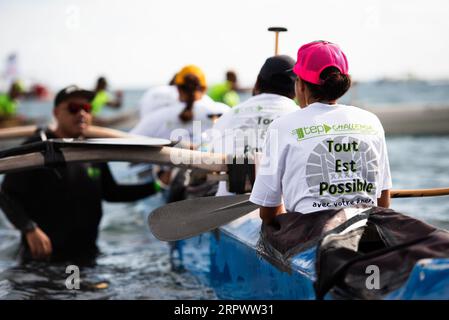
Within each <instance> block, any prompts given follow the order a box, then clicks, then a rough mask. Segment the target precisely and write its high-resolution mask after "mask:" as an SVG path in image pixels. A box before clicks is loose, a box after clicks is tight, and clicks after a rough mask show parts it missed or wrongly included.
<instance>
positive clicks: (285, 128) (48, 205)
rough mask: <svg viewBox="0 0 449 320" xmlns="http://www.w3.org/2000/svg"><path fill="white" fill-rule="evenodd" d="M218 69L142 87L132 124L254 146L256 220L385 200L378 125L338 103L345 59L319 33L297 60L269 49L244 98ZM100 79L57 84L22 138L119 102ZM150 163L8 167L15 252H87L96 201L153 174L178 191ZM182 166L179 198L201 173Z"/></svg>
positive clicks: (74, 130) (5, 202)
mask: <svg viewBox="0 0 449 320" xmlns="http://www.w3.org/2000/svg"><path fill="white" fill-rule="evenodd" d="M226 78H227V79H226V82H225V83H223V84H220V85H217V86H211V87H210V88H209V85H208V82H207V80H206V75H205V73H204V72H203V71H202V70H201V68H199V67H198V66H196V65H187V66H185V67H183V68H182V69H181V70H179V72H177V73H176V75H175V76H174V77H173V79H172V80H171V81H170V83H169V84H167V85H163V86H158V87H154V88H151V89H150V90H148V91H147V92H145V94H144V95H143V97H142V99H141V101H140V121H139V122H138V124H137V125H136V126H135V127H134V128H133V129H132V130H131V133H133V134H138V135H143V136H148V137H157V138H165V139H171V140H173V141H182V142H183V143H182V144H180V146H181V145H182V147H184V148H189V149H200V150H207V151H212V152H218V153H224V154H228V155H235V154H242V155H244V156H245V157H247V158H253V159H254V158H257V157H258V155H259V154H261V155H262V156H261V158H260V163H261V164H260V167H259V168H258V170H257V175H256V179H255V181H254V185H253V188H252V193H251V198H250V200H251V201H252V202H254V203H255V204H257V205H259V206H260V216H261V219H262V220H263V223H265V224H272V223H275V220H276V219H275V218H276V216H278V215H281V214H283V213H285V212H301V213H303V214H307V213H311V212H315V211H319V210H323V208H325V209H329V208H338V207H345V206H354V205H357V204H359V203H364V204H367V203H368V204H369V205H379V206H383V207H388V206H389V189H390V188H391V177H390V170H389V163H388V156H387V149H386V144H385V134H384V130H383V128H382V124H381V123H380V122H379V120H378V118H377V117H376V116H375V115H374V114H372V113H370V112H368V111H364V110H362V109H359V108H356V107H353V106H346V105H342V104H339V103H338V99H339V98H340V97H341V96H343V95H344V94H345V93H346V92H347V91H348V90H349V88H350V86H351V78H350V76H349V66H348V61H347V59H346V56H345V54H344V53H343V51H342V50H341V49H340V47H339V46H338V45H336V44H333V43H331V42H327V41H316V42H312V43H308V44H305V45H303V46H301V47H300V48H299V50H298V54H297V59H296V60H295V59H293V58H292V57H289V56H286V55H278V56H273V57H269V58H268V59H266V61H265V63H264V64H263V65H262V66H261V69H260V71H259V73H258V76H257V78H256V79H255V85H254V89H253V96H252V97H250V98H249V99H248V100H246V101H242V102H240V101H239V98H238V94H237V92H238V86H237V77H236V74H235V73H234V72H228V73H227V75H226ZM106 88H107V83H106V80H105V79H104V78H101V79H99V81H98V85H97V88H96V90H95V91H89V90H83V89H81V88H78V87H76V86H70V87H67V88H64V89H63V90H61V91H60V92H59V93H58V94H57V95H56V98H55V102H54V110H53V114H54V117H55V119H56V120H57V124H58V125H57V127H56V129H55V130H47V131H40V132H36V134H35V136H33V137H31V138H30V139H28V140H27V141H26V143H30V142H35V141H38V140H45V139H48V138H54V137H58V138H79V137H83V134H84V132H85V130H86V128H87V127H88V126H89V125H90V123H91V121H92V115H93V114H96V113H98V112H100V110H101V108H102V107H103V106H104V105H110V106H113V107H119V106H120V105H121V95H120V94H119V95H118V96H117V97H116V100H115V101H114V100H111V99H110V98H109V97H108V96H107V94H106ZM208 88H209V90H208ZM13 94H14V92H13ZM198 130H199V132H200V134H197V133H198ZM228 142H231V143H228ZM159 170H160V171H159V172H158V173H157V175H156V176H157V179H155V181H154V182H151V183H147V184H143V185H134V186H120V185H117V184H116V183H115V181H114V179H113V178H112V175H111V173H110V171H109V169H108V165H107V164H95V165H92V164H67V165H66V166H65V167H62V168H56V169H55V168H41V169H33V170H28V171H24V172H19V173H10V174H7V175H6V177H5V180H4V182H3V184H2V192H1V199H0V200H1V203H0V204H1V206H2V208H3V211H4V212H5V213H6V215H7V217H8V218H9V220H10V221H11V222H12V223H13V224H14V225H15V226H16V227H17V228H18V229H19V230H20V231H21V232H22V235H23V248H24V255H23V256H24V257H26V258H35V259H52V260H53V259H55V260H57V259H66V258H70V257H78V256H83V255H89V256H95V255H96V254H97V252H98V249H97V247H96V239H97V235H98V226H99V222H100V219H101V215H102V210H101V201H102V200H106V201H134V200H137V199H141V198H143V197H146V196H149V195H152V194H155V193H156V192H158V191H159V190H160V189H161V185H162V186H167V187H168V188H170V185H171V186H172V190H171V192H172V193H176V192H178V193H179V188H176V187H177V185H176V184H179V179H178V178H177V175H179V172H177V173H176V174H174V173H173V172H172V170H171V169H169V168H164V167H162V168H159ZM186 174H191V175H192V179H184V180H183V181H182V182H181V184H182V186H183V187H184V189H183V192H182V194H181V195H179V194H178V195H177V196H176V197H175V196H173V194H172V196H171V200H173V199H176V200H180V199H182V198H185V197H186V196H187V195H186V192H188V185H189V183H190V184H191V183H197V182H198V179H197V177H195V176H194V172H185V171H184V172H182V175H183V176H184V177H185V175H186ZM203 178H204V177H203ZM199 180H201V181H202V182H205V181H206V179H202V178H200V179H199ZM43 181H45V183H43ZM178 186H179V185H178ZM209 187H210V188H208V190H207V194H211V193H212V194H215V195H217V196H222V195H229V194H232V193H233V192H235V190H230V188H229V183H226V182H224V181H222V182H219V183H218V182H217V183H214V184H212V185H210V186H209ZM186 190H187V191H186ZM169 197H170V196H169ZM168 201H170V200H168Z"/></svg>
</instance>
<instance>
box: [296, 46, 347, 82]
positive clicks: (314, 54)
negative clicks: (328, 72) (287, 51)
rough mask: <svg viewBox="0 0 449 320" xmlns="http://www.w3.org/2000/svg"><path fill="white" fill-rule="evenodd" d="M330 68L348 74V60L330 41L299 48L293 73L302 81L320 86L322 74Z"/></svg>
mask: <svg viewBox="0 0 449 320" xmlns="http://www.w3.org/2000/svg"><path fill="white" fill-rule="evenodd" d="M328 67H335V68H337V69H338V70H340V72H341V73H342V74H345V75H347V74H348V60H347V59H346V56H345V54H344V53H343V51H341V49H340V47H339V46H338V45H336V44H334V43H332V42H329V41H314V42H310V43H308V44H305V45H303V46H302V47H301V48H299V50H298V58H297V61H296V64H295V66H294V68H293V72H294V73H296V75H297V76H298V77H300V78H301V79H303V80H305V81H307V82H310V83H313V84H318V85H319V84H322V80H321V79H320V74H321V72H322V71H323V70H324V69H326V68H328Z"/></svg>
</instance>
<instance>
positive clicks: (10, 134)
mask: <svg viewBox="0 0 449 320" xmlns="http://www.w3.org/2000/svg"><path fill="white" fill-rule="evenodd" d="M37 129H38V127H37V126H35V125H31V126H21V127H13V128H4V129H0V140H6V139H18V138H28V137H30V136H32V135H33V134H34V132H36V130H37ZM131 137H135V136H134V135H131V134H129V133H126V132H124V131H120V130H115V129H110V128H104V127H98V126H89V127H88V129H87V131H86V138H131Z"/></svg>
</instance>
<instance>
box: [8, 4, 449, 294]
mask: <svg viewBox="0 0 449 320" xmlns="http://www.w3.org/2000/svg"><path fill="white" fill-rule="evenodd" d="M448 16H449V2H448V1H446V0H428V1H413V0H395V1H388V0H367V1H356V0H345V1H331V0H323V1H319V2H313V1H298V0H291V1H290V0H288V1H268V0H258V1H255V0H247V1H237V0H227V1H221V2H219V1H210V0H209V1H206V0H191V1H181V0H165V1H143V0H129V1H123V0H108V1H106V0H84V1H81V0H78V1H76V0H71V1H67V0H60V1H56V0H53V1H50V0H40V1H31V0H17V1H6V0H0V95H1V94H3V95H5V94H7V92H8V90H10V88H11V85H12V84H13V83H15V84H17V85H18V86H19V89H20V91H21V92H22V93H23V95H22V96H21V97H20V99H18V104H17V111H16V114H17V119H18V120H17V121H13V122H11V123H10V122H5V123H3V124H2V127H5V128H6V127H13V126H17V125H24V124H47V123H48V122H49V121H51V111H52V106H53V105H52V99H53V97H54V94H55V93H56V92H57V91H58V90H59V89H61V88H62V87H65V86H67V85H70V84H78V85H80V86H83V87H86V88H90V89H94V88H95V86H96V82H97V79H98V78H99V77H104V78H105V79H107V83H108V87H107V90H108V92H110V94H111V96H114V95H115V96H117V97H120V98H121V99H122V106H121V108H118V109H111V108H104V109H103V110H102V112H101V114H100V116H101V117H103V119H105V120H108V119H109V120H111V121H112V122H111V123H113V125H111V126H113V127H115V128H119V129H124V130H128V129H130V128H131V127H132V126H133V124H135V121H137V118H136V117H137V110H138V107H139V101H140V99H141V97H142V95H143V93H144V92H145V91H146V90H147V89H149V88H151V87H153V86H156V85H161V84H168V82H169V81H170V79H171V78H172V76H173V75H174V74H175V73H176V72H177V71H178V70H179V69H180V68H181V67H182V66H184V65H186V64H192V63H193V64H196V65H198V66H200V67H201V68H202V69H203V70H204V72H205V73H206V76H207V81H208V83H209V84H210V85H212V84H215V83H220V82H223V81H224V80H225V73H226V71H228V70H234V71H235V72H236V74H237V77H238V83H239V86H240V87H241V88H247V89H248V90H247V91H246V92H243V93H240V95H241V96H240V99H241V100H244V99H245V98H247V97H249V95H250V93H249V92H250V89H251V87H252V86H253V84H254V82H255V79H256V76H257V74H258V71H259V69H260V67H261V66H262V64H263V62H264V61H265V59H266V58H268V57H269V56H272V55H273V54H274V34H273V33H272V32H268V31H267V28H268V27H271V26H282V27H286V28H288V32H284V33H281V34H280V38H279V51H280V53H281V54H288V55H290V56H292V57H294V58H295V57H296V52H297V49H298V48H299V47H300V46H301V45H302V44H304V43H307V42H310V41H313V40H328V41H331V42H335V43H337V44H339V45H340V46H341V48H342V49H343V51H344V52H345V53H346V55H347V57H348V60H349V67H350V73H351V75H352V78H353V81H354V86H353V87H352V89H351V90H350V91H349V92H348V93H347V94H346V95H345V96H344V97H343V99H342V102H343V103H346V104H353V105H356V106H359V107H362V108H366V109H369V110H372V111H373V112H375V113H376V114H378V116H379V117H380V119H381V120H382V122H383V123H384V126H385V129H386V132H387V146H388V151H389V157H390V163H391V169H392V175H393V185H394V188H395V189H402V188H404V189H412V188H437V187H447V186H449V170H448V167H447V165H448V163H449V143H448V142H449V139H448V137H449V136H448V134H449V60H448V57H449V37H448V34H449V19H447V17H448ZM123 118H124V119H126V121H115V120H117V119H123ZM114 121H115V122H114ZM0 124H1V123H0ZM0 146H1V147H2V148H3V147H5V146H6V142H5V143H3V142H2V141H0ZM114 168H115V169H114V172H115V174H116V176H117V177H118V178H120V179H123V180H124V181H133V179H136V178H135V177H133V176H132V174H130V173H129V170H128V169H129V168H128V167H127V166H126V165H124V164H117V165H115V167H114ZM160 201H161V199H159V198H157V197H156V198H154V199H150V200H149V202H145V203H143V202H141V203H136V204H134V205H112V204H107V203H105V206H106V210H105V216H104V219H103V222H102V233H101V236H100V248H101V250H102V251H103V252H104V255H103V256H102V257H101V258H100V259H99V260H98V265H97V266H95V267H92V268H91V269H87V270H85V271H84V272H85V273H84V275H85V276H86V277H87V278H91V279H92V281H93V282H95V281H97V280H98V279H100V280H106V281H108V282H109V288H108V289H106V290H102V291H101V290H100V291H98V290H96V289H92V290H84V291H81V292H71V291H67V290H62V289H61V288H62V287H63V279H65V278H64V277H65V274H64V268H63V266H53V267H52V268H47V267H46V266H42V265H40V264H36V265H32V266H31V267H30V266H28V267H27V268H24V267H20V266H17V262H16V260H15V253H16V250H17V246H18V243H19V237H20V235H19V233H18V232H17V231H16V230H14V229H12V228H11V226H10V224H9V223H8V222H7V221H6V219H5V217H4V216H3V214H1V213H0V298H4V299H10V298H81V299H83V298H99V299H102V298H108V299H109V298H128V299H141V298H146V299H166V298H170V299H175V298H181V299H182V298H187V299H189V298H192V299H201V298H204V299H212V298H214V292H213V291H212V290H211V289H210V288H207V287H204V286H203V285H201V284H200V282H199V281H198V280H197V279H195V278H194V277H192V276H191V275H189V274H187V273H184V272H182V271H179V270H172V269H171V267H170V263H169V261H168V254H167V252H168V248H167V246H166V245H165V244H163V243H160V242H158V241H155V239H154V238H152V236H151V235H150V233H149V231H148V230H147V227H146V222H145V221H146V215H147V214H148V212H149V211H150V210H151V208H153V207H154V206H156V205H157V204H158V203H160ZM393 208H394V209H396V210H398V211H401V212H404V213H407V214H410V215H413V216H415V217H418V218H420V219H423V220H424V221H427V222H429V223H432V224H434V225H437V226H439V227H441V228H445V229H449V200H448V198H447V197H439V198H427V199H425V198H421V199H419V198H416V199H397V200H394V201H393Z"/></svg>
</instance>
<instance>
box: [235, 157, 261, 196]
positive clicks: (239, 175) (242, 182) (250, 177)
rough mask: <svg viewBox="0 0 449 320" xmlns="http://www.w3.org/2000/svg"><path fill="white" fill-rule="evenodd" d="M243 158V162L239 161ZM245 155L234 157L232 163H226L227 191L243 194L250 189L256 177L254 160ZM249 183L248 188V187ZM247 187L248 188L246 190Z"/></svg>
mask: <svg viewBox="0 0 449 320" xmlns="http://www.w3.org/2000/svg"><path fill="white" fill-rule="evenodd" d="M242 160H243V163H241V162H242ZM249 160H250V159H249V158H248V157H247V156H245V157H243V158H242V157H240V158H237V157H234V158H233V159H232V164H228V179H229V192H234V193H236V194H244V193H246V192H249V191H251V190H250V189H251V188H252V186H253V185H254V181H255V179H256V173H255V172H256V169H255V164H254V161H252V163H250V161H249ZM248 185H249V188H248ZM248 189H249V190H248Z"/></svg>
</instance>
